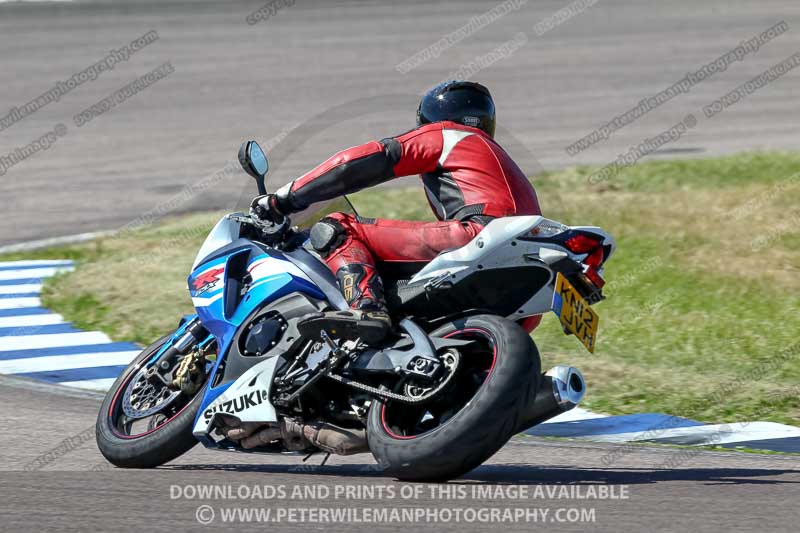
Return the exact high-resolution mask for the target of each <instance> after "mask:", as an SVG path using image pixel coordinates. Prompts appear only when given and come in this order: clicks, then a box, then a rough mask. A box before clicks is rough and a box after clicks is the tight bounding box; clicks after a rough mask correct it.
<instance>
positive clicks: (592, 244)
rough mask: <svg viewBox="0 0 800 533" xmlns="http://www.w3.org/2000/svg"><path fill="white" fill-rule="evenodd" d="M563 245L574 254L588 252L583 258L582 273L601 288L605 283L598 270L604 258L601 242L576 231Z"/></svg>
mask: <svg viewBox="0 0 800 533" xmlns="http://www.w3.org/2000/svg"><path fill="white" fill-rule="evenodd" d="M564 246H565V247H566V248H567V249H568V250H569V251H570V252H572V253H574V254H589V255H587V256H586V259H584V260H583V264H584V265H586V270H585V271H584V272H583V273H584V275H585V276H586V277H587V278H589V280H590V281H591V282H592V283H594V284H595V286H596V287H597V288H598V289H602V288H603V285H605V284H606V281H605V280H604V279H603V278H602V276H600V272H599V271H600V267H601V266H602V265H603V260H604V259H605V252H604V251H603V243H602V242H601V241H599V240H597V239H594V238H592V237H589V236H588V235H584V234H582V233H577V234H575V235H573V236H571V237H570V238H568V239H567V240H566V241H564Z"/></svg>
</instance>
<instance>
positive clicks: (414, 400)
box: [96, 141, 615, 480]
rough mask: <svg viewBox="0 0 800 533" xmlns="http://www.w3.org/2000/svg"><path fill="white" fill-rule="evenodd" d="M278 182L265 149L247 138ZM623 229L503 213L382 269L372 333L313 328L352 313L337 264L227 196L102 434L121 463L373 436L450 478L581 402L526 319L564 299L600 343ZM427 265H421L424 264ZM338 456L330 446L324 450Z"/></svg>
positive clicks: (246, 150) (352, 444)
mask: <svg viewBox="0 0 800 533" xmlns="http://www.w3.org/2000/svg"><path fill="white" fill-rule="evenodd" d="M239 160H240V162H241V164H242V166H243V168H244V169H245V171H246V172H247V173H248V174H250V175H251V176H252V177H253V178H255V180H256V183H257V186H258V190H259V194H265V193H266V186H265V175H266V174H267V171H268V169H269V164H268V161H267V157H266V155H265V154H264V152H263V150H262V149H261V148H260V147H259V145H258V143H256V142H255V141H248V142H245V143H244V144H243V145H242V147H241V149H240V151H239ZM614 250H615V243H614V240H613V239H612V237H611V236H610V235H608V234H607V233H606V232H604V231H603V230H601V229H600V228H597V227H582V226H566V225H564V224H561V223H559V222H556V221H554V220H549V219H547V218H544V217H542V216H513V217H506V218H498V219H494V220H491V221H490V222H489V223H488V224H487V225H486V226H485V228H484V229H483V230H482V231H481V232H480V233H479V234H478V235H477V236H476V237H475V238H474V239H473V240H472V241H471V242H469V243H468V244H466V245H465V246H463V247H461V248H458V249H454V250H450V251H445V252H443V253H441V254H439V255H438V256H437V257H436V258H435V259H433V260H432V261H431V262H430V263H428V264H426V265H424V266H423V267H422V268H421V269H420V268H419V267H418V266H417V267H416V268H414V269H412V271H410V272H409V271H408V270H405V271H404V270H403V269H402V268H400V269H395V270H397V271H389V270H381V276H382V278H383V280H384V290H385V294H386V299H387V303H388V306H389V309H390V313H391V314H392V317H393V319H394V320H395V324H397V328H396V331H395V332H393V333H392V335H391V336H390V337H389V338H387V339H385V340H383V341H381V342H379V343H367V342H364V340H363V339H361V338H358V337H357V336H356V335H355V334H354V332H353V331H349V330H348V331H336V330H335V329H332V330H330V331H328V330H325V329H320V328H316V329H315V328H314V327H313V324H315V323H319V321H316V322H315V321H314V320H313V318H314V317H319V316H320V313H321V312H323V311H339V312H341V313H349V312H350V311H349V309H348V306H347V303H346V301H345V299H344V297H343V295H342V291H341V288H340V287H338V286H337V281H336V278H335V277H334V275H333V274H332V273H331V272H330V271H329V269H328V268H327V266H326V265H325V264H324V263H323V262H322V260H321V259H320V258H319V257H318V256H317V255H316V253H315V252H314V251H313V249H312V248H311V247H310V245H309V243H308V231H307V230H306V231H304V230H301V229H300V228H299V227H297V226H293V225H292V222H291V221H290V220H289V219H288V218H284V219H283V220H279V221H272V220H262V219H261V218H260V217H258V216H254V215H253V213H251V214H244V213H232V214H229V215H226V216H224V217H223V218H222V219H221V220H220V221H219V222H218V223H217V224H216V226H215V227H214V228H213V229H212V230H211V232H210V233H209V235H208V237H207V238H206V240H205V242H204V243H203V245H202V246H201V248H200V250H199V251H198V253H197V258H196V260H195V261H194V264H193V266H192V271H191V274H190V275H189V277H188V289H189V293H190V295H191V298H192V303H193V304H194V307H195V311H196V312H195V314H192V315H189V316H185V317H183V318H182V319H181V320H180V322H179V324H178V327H177V329H176V330H175V331H174V332H172V333H170V334H168V335H165V336H164V337H162V338H160V339H158V340H157V341H155V342H154V343H153V344H152V345H150V346H149V347H147V348H146V349H144V350H143V351H142V353H141V354H140V355H139V356H137V357H136V358H135V359H134V360H133V361H132V362H131V364H130V365H129V366H128V367H127V369H126V370H125V371H124V372H123V373H122V374H121V375H120V376H119V378H118V379H117V380H116V382H115V383H114V384H113V385H112V387H111V389H110V390H109V391H108V394H107V395H106V397H105V400H104V402H103V405H102V407H101V410H100V412H99V414H98V418H97V424H96V436H97V444H98V447H99V448H100V451H101V452H102V454H103V455H104V456H105V458H106V459H107V460H108V461H110V462H111V463H113V464H114V465H116V466H119V467H128V468H151V467H156V466H159V465H162V464H164V463H166V462H168V461H171V460H173V459H175V458H177V457H178V456H180V455H182V454H184V453H186V452H187V451H188V450H189V449H190V448H192V447H193V446H194V445H196V444H197V443H198V442H200V443H202V444H203V445H204V446H205V447H207V448H213V449H218V450H228V451H240V452H250V453H265V454H266V453H286V452H298V453H303V454H312V453H317V452H327V453H328V454H331V453H334V454H341V455H348V454H354V453H367V452H369V453H371V454H372V455H373V457H374V459H375V460H376V461H377V463H378V465H379V466H378V467H379V468H380V469H382V470H383V471H385V472H386V473H387V474H388V475H391V476H394V477H396V478H398V479H403V480H447V479H452V478H455V477H458V476H460V475H462V474H464V473H466V472H468V471H470V470H472V469H473V468H475V467H477V466H478V465H480V464H481V463H483V462H484V461H485V460H487V459H488V458H489V457H491V456H492V455H493V454H494V453H495V452H496V451H497V450H499V449H500V448H501V447H502V446H503V445H504V444H505V443H506V442H507V441H508V440H509V439H510V438H511V437H512V436H513V435H514V434H516V433H519V432H522V431H524V430H526V429H528V428H530V427H533V426H535V425H536V424H539V423H541V422H543V421H545V420H548V419H550V418H552V417H554V416H556V415H558V414H560V413H563V412H565V411H568V410H570V409H572V408H573V407H575V406H576V405H577V404H578V403H579V402H580V401H581V400H582V398H583V396H584V394H585V389H586V385H585V382H584V378H583V376H582V374H581V372H580V371H579V370H578V369H576V368H574V367H569V366H557V367H554V368H552V369H551V370H549V371H548V372H546V373H542V372H541V370H540V358H539V353H538V350H537V348H536V345H535V343H534V342H533V340H532V339H531V337H530V336H529V335H528V333H527V332H526V331H525V330H524V329H523V328H522V327H521V326H520V323H522V321H523V319H525V318H526V317H532V316H536V315H541V314H544V313H547V312H549V311H553V312H555V313H556V315H557V316H558V318H559V320H560V322H561V325H562V326H563V328H564V331H565V333H568V334H572V335H575V336H576V337H577V338H578V339H579V340H580V341H581V342H582V343H583V344H584V345H585V346H586V348H587V349H589V350H590V351H593V350H594V346H595V343H596V338H597V326H598V320H599V319H598V316H597V314H596V312H595V311H594V309H593V308H592V307H591V306H592V305H593V304H595V303H597V302H599V301H601V300H602V299H603V294H602V287H603V285H604V283H605V282H604V280H603V277H602V275H603V266H604V264H605V262H606V261H607V260H608V258H609V257H610V256H611V255H612V253H613V252H614ZM414 270H415V271H414ZM326 459H327V457H326Z"/></svg>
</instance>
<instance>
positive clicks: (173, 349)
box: [147, 317, 211, 388]
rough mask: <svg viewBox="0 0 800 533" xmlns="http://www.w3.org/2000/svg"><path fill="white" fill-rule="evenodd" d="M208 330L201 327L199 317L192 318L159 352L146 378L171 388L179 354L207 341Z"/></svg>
mask: <svg viewBox="0 0 800 533" xmlns="http://www.w3.org/2000/svg"><path fill="white" fill-rule="evenodd" d="M209 337H211V335H209V333H208V330H206V328H205V327H203V324H202V323H201V322H200V318H198V317H194V318H192V319H191V320H190V321H189V323H188V324H186V326H184V331H183V334H182V335H181V336H180V337H179V338H178V339H177V340H176V341H173V342H172V345H171V346H170V347H169V348H167V349H166V350H164V351H163V352H161V355H159V356H158V358H157V359H156V360H155V362H154V363H153V365H151V366H150V369H149V370H148V371H147V379H148V381H150V382H151V383H153V384H158V383H160V384H163V385H167V386H168V387H170V388H172V387H173V384H172V379H171V378H170V376H171V375H172V372H173V370H174V369H175V366H176V365H177V364H178V357H179V356H186V354H188V353H189V352H190V351H191V350H192V348H194V347H196V346H199V345H200V344H201V343H203V344H205V343H207V342H208V339H209Z"/></svg>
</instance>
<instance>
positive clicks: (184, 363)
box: [170, 348, 206, 396]
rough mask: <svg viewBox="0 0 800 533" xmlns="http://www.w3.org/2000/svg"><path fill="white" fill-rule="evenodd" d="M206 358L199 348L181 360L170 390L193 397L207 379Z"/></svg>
mask: <svg viewBox="0 0 800 533" xmlns="http://www.w3.org/2000/svg"><path fill="white" fill-rule="evenodd" d="M205 367H206V356H205V353H204V352H203V351H201V350H199V349H197V348H195V349H193V350H192V351H191V352H189V353H188V354H187V355H186V356H185V357H184V358H183V359H181V362H180V364H179V365H178V369H177V370H176V371H175V377H174V379H173V380H172V385H171V386H170V388H172V389H174V390H180V391H181V392H182V393H184V394H185V395H187V396H193V395H194V393H195V392H197V389H199V388H200V386H201V385H202V384H203V380H204V378H205Z"/></svg>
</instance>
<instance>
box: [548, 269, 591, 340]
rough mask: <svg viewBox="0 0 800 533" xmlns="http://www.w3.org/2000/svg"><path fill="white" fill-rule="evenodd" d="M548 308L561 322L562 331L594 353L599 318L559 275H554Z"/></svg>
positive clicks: (565, 279)
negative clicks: (550, 301)
mask: <svg viewBox="0 0 800 533" xmlns="http://www.w3.org/2000/svg"><path fill="white" fill-rule="evenodd" d="M550 308H551V309H552V311H553V312H554V313H555V314H556V316H557V317H558V319H559V320H560V321H561V325H562V326H563V327H564V331H566V332H567V333H571V334H573V335H575V336H576V337H578V340H579V341H581V342H582V343H583V345H584V346H586V349H587V350H589V352H591V353H594V344H595V341H597V324H598V322H600V317H599V316H598V315H597V313H595V312H594V309H592V308H591V307H589V304H588V302H587V301H586V300H584V299H583V297H582V296H581V295H580V293H578V291H577V290H576V289H575V287H573V286H572V284H571V283H570V282H569V281H567V278H565V277H564V276H562V275H561V273H558V274H556V289H555V291H553V303H552V304H551V306H550Z"/></svg>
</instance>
